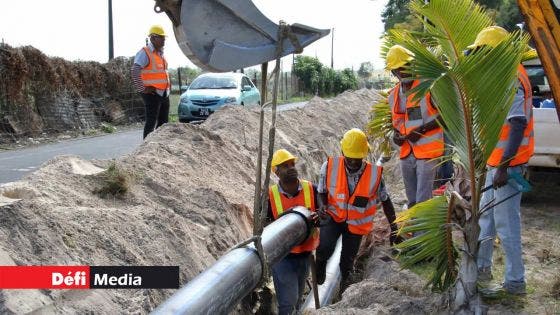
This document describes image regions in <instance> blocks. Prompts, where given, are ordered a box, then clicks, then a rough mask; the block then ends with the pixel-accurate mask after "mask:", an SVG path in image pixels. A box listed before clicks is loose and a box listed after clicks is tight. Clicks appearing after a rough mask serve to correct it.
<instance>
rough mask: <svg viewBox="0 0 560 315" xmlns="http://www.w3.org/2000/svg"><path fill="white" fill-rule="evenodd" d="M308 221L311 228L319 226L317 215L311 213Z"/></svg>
mask: <svg viewBox="0 0 560 315" xmlns="http://www.w3.org/2000/svg"><path fill="white" fill-rule="evenodd" d="M309 220H311V222H312V223H313V226H319V213H317V212H311V215H310V216H309Z"/></svg>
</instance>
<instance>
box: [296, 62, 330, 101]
mask: <svg viewBox="0 0 560 315" xmlns="http://www.w3.org/2000/svg"><path fill="white" fill-rule="evenodd" d="M322 69H323V64H322V63H321V62H320V61H319V59H317V58H313V57H309V56H297V57H296V60H295V62H294V70H293V71H294V74H295V75H296V76H297V77H298V78H299V79H300V80H301V81H302V82H303V88H304V91H305V92H306V93H311V94H315V93H316V92H318V89H319V78H320V74H321V70H322Z"/></svg>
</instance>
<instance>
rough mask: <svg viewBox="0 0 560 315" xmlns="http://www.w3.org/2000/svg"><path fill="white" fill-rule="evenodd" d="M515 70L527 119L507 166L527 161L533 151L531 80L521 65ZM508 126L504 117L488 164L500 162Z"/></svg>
mask: <svg viewBox="0 0 560 315" xmlns="http://www.w3.org/2000/svg"><path fill="white" fill-rule="evenodd" d="M517 70H518V71H517V79H518V80H519V82H520V83H521V86H522V87H523V90H524V102H523V112H524V113H525V118H526V119H527V127H525V130H524V131H523V139H522V140H521V144H520V145H519V149H517V153H516V154H515V156H514V157H513V159H512V160H511V161H510V163H509V166H517V165H521V164H525V163H527V162H529V159H530V158H531V156H533V152H534V151H535V137H534V131H533V104H532V97H533V95H532V89H531V81H529V77H528V76H527V72H526V71H525V68H524V67H523V66H522V65H519V67H518V68H517ZM510 128H511V124H510V123H509V121H508V120H507V118H506V121H505V123H504V125H503V126H502V130H501V131H500V138H499V140H498V143H497V144H496V148H494V150H493V151H492V154H491V155H490V157H489V158H488V162H487V164H488V165H490V166H493V167H497V166H499V165H500V163H502V157H503V155H504V151H505V149H506V147H507V144H508V142H509V130H510Z"/></svg>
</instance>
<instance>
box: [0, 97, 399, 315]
mask: <svg viewBox="0 0 560 315" xmlns="http://www.w3.org/2000/svg"><path fill="white" fill-rule="evenodd" d="M379 97H380V96H379V94H377V93H376V92H374V91H369V90H360V91H357V92H347V93H343V94H341V95H339V96H338V97H337V98H335V99H332V100H322V99H320V98H315V99H313V100H311V101H310V102H309V105H308V106H306V107H305V108H302V109H294V110H290V111H283V112H279V116H278V120H277V135H276V142H275V147H276V148H286V149H288V150H290V151H291V152H292V153H294V154H295V155H297V156H298V157H299V162H298V167H299V170H300V173H301V176H302V177H304V178H309V179H312V180H316V179H317V175H318V172H319V168H320V165H321V164H322V163H323V162H324V160H325V159H326V157H327V155H334V154H338V153H339V141H340V137H341V135H342V134H343V132H344V131H346V130H348V129H349V128H352V127H362V126H364V125H365V123H366V120H367V114H366V113H367V112H368V111H369V109H370V106H371V104H373V103H374V102H375V100H376V99H378V98H379ZM267 116H268V114H267ZM258 121H259V113H258V111H257V109H254V108H253V109H251V108H244V107H240V106H232V107H226V108H224V109H223V110H220V111H218V112H217V113H215V114H213V115H212V116H211V117H210V118H209V119H208V121H206V122H205V123H203V124H201V125H191V124H167V125H165V126H163V127H162V128H160V129H158V130H156V131H155V132H153V133H151V134H150V135H149V136H148V138H147V139H146V141H145V142H144V143H143V144H142V145H141V146H140V147H139V148H138V149H137V150H136V151H135V152H133V153H132V154H130V155H127V156H124V157H122V158H119V159H117V160H116V161H113V162H111V161H84V160H82V159H80V158H78V157H75V156H62V157H58V158H56V159H54V160H51V161H49V162H47V163H45V164H44V165H43V166H42V168H41V169H39V170H38V171H36V172H35V173H33V174H31V175H30V176H28V177H26V178H25V179H24V180H23V181H21V182H17V183H12V184H10V185H4V186H0V196H2V198H1V199H0V264H2V265H179V266H180V273H181V283H186V282H187V281H189V280H190V279H192V278H193V277H194V276H196V275H197V274H198V273H200V272H201V271H202V270H204V269H205V268H206V267H208V266H209V265H210V264H212V263H213V262H214V261H215V260H216V259H217V258H218V257H219V256H220V255H222V254H223V253H224V252H225V251H227V250H228V249H229V248H231V247H232V246H233V245H234V244H236V243H237V242H239V241H241V240H243V239H245V238H247V237H248V236H250V233H251V224H252V223H251V222H252V204H253V192H254V184H255V182H254V178H255V165H256V152H257V148H258V147H257V145H258V137H257V136H258ZM267 121H268V120H267ZM267 125H268V123H267ZM267 146H268V143H267V142H266V141H265V148H267ZM264 151H266V149H265V150H264ZM109 169H113V170H115V169H116V170H118V171H119V172H120V173H121V174H124V175H126V176H125V177H126V181H127V183H126V184H127V185H126V188H127V190H126V192H125V193H124V194H123V195H122V196H118V197H111V196H110V195H109V197H105V198H102V197H101V196H100V194H98V193H95V192H96V191H99V190H100V188H102V187H103V185H104V183H105V182H104V179H105V178H106V176H102V175H103V174H105V173H106V171H105V172H102V171H103V170H109ZM389 169H390V168H389ZM386 180H387V182H388V186H389V187H390V188H392V189H393V190H394V192H393V193H392V195H393V197H394V199H396V200H402V199H403V197H402V189H401V188H399V186H398V185H397V183H398V182H399V181H400V180H399V178H398V177H395V176H386ZM395 187H396V188H395ZM397 203H398V202H397ZM380 213H381V214H379V217H378V218H377V221H379V224H378V227H377V233H378V234H375V235H374V236H372V237H370V240H371V242H370V243H369V244H370V245H371V244H373V246H375V244H378V243H380V242H384V240H385V239H386V238H387V237H386V236H387V233H388V230H387V225H386V224H385V223H384V219H383V214H382V211H380ZM376 242H377V243H376ZM366 251H367V249H366ZM352 290H355V289H353V288H352V287H351V288H350V289H349V291H348V292H352ZM173 292H175V290H148V289H145V290H87V291H72V290H3V291H0V313H27V312H32V311H39V312H42V313H56V314H59V313H64V314H70V313H89V312H94V313H99V314H115V313H147V312H149V311H150V310H153V309H154V308H155V307H156V306H157V305H159V304H160V303H161V302H162V301H163V300H164V299H165V298H166V297H169V296H170V295H171V294H172V293H173ZM345 296H346V294H345Z"/></svg>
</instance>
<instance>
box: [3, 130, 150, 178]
mask: <svg viewBox="0 0 560 315" xmlns="http://www.w3.org/2000/svg"><path fill="white" fill-rule="evenodd" d="M140 143H142V130H141V129H136V130H129V131H124V132H119V133H114V134H109V135H104V136H99V137H91V138H81V139H73V140H65V141H61V142H58V143H52V144H45V145H40V146H36V147H31V148H25V149H17V150H11V151H6V152H0V184H3V183H8V182H13V181H16V180H19V179H21V178H22V177H23V176H24V175H25V174H27V173H31V172H33V171H35V170H36V169H38V168H39V167H40V166H41V164H43V163H45V162H46V161H48V160H50V159H52V158H54V157H55V156H58V155H69V154H70V155H78V156H81V157H82V158H84V159H88V160H89V159H112V158H116V157H119V156H121V155H124V154H127V153H130V152H132V151H133V150H134V149H136V148H137V147H138V146H139V145H140Z"/></svg>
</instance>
